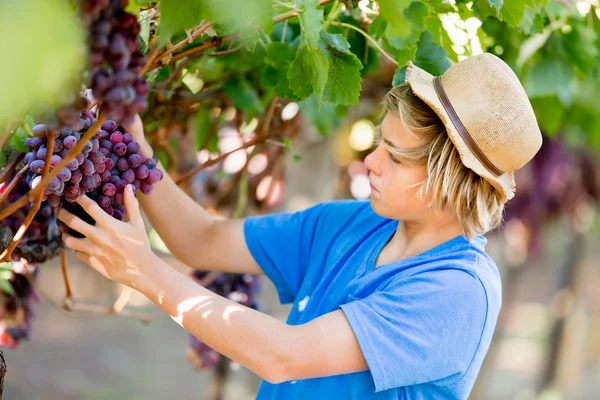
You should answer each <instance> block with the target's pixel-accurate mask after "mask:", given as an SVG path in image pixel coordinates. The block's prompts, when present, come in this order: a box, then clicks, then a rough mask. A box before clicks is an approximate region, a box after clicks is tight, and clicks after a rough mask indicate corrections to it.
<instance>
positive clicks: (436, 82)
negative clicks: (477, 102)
mask: <svg viewBox="0 0 600 400" xmlns="http://www.w3.org/2000/svg"><path fill="white" fill-rule="evenodd" d="M433 86H434V88H435V92H436V93H437V96H438V98H439V99H440V101H441V102H442V105H443V106H444V109H445V110H446V112H447V113H448V116H449V117H450V120H452V123H453V124H454V127H455V128H456V130H457V131H458V133H459V134H460V136H461V137H462V138H463V140H464V141H465V143H466V144H467V146H468V147H469V149H471V151H472V152H473V154H474V155H475V157H477V159H478V160H479V162H481V164H483V166H484V167H485V168H486V169H487V170H488V171H490V172H491V173H492V174H494V176H496V177H498V176H500V175H502V174H503V172H502V171H501V170H499V169H498V168H497V167H496V166H495V165H494V164H492V162H491V161H490V160H489V159H488V158H487V157H486V156H485V154H483V152H482V151H481V149H480V148H479V146H477V143H475V141H474V140H473V138H472V137H471V135H469V132H468V131H467V128H465V126H464V125H463V123H462V122H461V121H460V118H458V114H456V111H454V107H452V103H450V100H449V99H448V96H447V95H446V91H445V90H444V87H443V86H442V79H441V77H440V76H436V77H435V78H434V79H433Z"/></svg>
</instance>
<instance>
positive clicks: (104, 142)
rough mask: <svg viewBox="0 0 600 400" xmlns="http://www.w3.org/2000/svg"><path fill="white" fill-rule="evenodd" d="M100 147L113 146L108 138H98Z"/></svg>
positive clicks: (110, 148)
mask: <svg viewBox="0 0 600 400" xmlns="http://www.w3.org/2000/svg"><path fill="white" fill-rule="evenodd" d="M100 147H102V148H105V149H108V150H112V148H113V144H112V143H111V141H110V140H107V139H101V140H100Z"/></svg>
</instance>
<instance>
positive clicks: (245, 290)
mask: <svg viewBox="0 0 600 400" xmlns="http://www.w3.org/2000/svg"><path fill="white" fill-rule="evenodd" d="M208 273H209V272H207V271H199V270H196V271H194V272H193V273H192V279H193V280H194V281H196V282H200V281H201V280H202V279H203V278H204V277H205V276H206V275H207V274H208ZM206 288H207V289H208V290H210V291H212V292H214V293H216V294H218V295H221V296H223V297H225V298H228V299H229V300H232V301H235V302H237V303H239V304H242V305H244V306H246V307H250V308H252V309H254V310H259V309H260V304H259V302H258V295H259V293H260V291H261V281H260V277H258V276H254V275H248V274H229V273H227V274H221V275H219V277H218V278H217V279H215V280H214V281H212V282H211V283H210V284H208V285H207V286H206ZM186 358H187V360H188V361H189V362H190V363H191V364H192V366H193V367H194V368H196V369H199V370H201V369H207V368H210V367H212V366H214V365H215V364H216V363H217V362H219V360H220V359H221V354H219V353H218V352H217V351H215V350H214V349H213V348H212V347H210V346H209V345H207V344H206V343H204V342H203V341H201V340H199V339H198V338H196V337H195V336H193V335H190V346H189V348H188V350H187V353H186Z"/></svg>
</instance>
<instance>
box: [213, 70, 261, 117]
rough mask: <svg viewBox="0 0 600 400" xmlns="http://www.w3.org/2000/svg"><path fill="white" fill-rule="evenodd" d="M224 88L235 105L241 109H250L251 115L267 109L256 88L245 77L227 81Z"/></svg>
mask: <svg viewBox="0 0 600 400" xmlns="http://www.w3.org/2000/svg"><path fill="white" fill-rule="evenodd" d="M223 90H224V92H225V94H226V95H227V96H228V97H229V98H231V100H232V101H233V105H234V106H235V107H237V108H239V109H240V110H243V111H248V113H249V114H250V115H255V114H256V113H263V112H264V111H265V110H264V108H263V105H262V103H261V102H260V98H259V97H258V93H257V92H256V89H255V88H254V87H253V86H252V85H251V84H250V82H248V80H246V79H245V78H241V77H240V78H234V79H230V80H228V81H227V82H225V85H224V86H223Z"/></svg>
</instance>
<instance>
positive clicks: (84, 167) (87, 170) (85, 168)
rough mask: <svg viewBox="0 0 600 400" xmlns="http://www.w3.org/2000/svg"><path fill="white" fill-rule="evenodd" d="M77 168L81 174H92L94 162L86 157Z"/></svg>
mask: <svg viewBox="0 0 600 400" xmlns="http://www.w3.org/2000/svg"><path fill="white" fill-rule="evenodd" d="M79 170H80V171H81V172H82V173H83V175H87V176H89V175H92V174H93V173H94V171H95V168H94V164H93V163H92V162H91V161H90V160H88V159H87V158H86V159H85V160H83V163H82V164H81V165H80V166H79Z"/></svg>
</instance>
